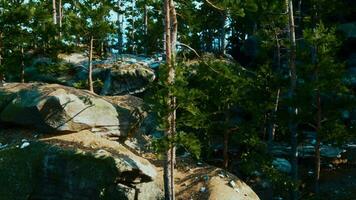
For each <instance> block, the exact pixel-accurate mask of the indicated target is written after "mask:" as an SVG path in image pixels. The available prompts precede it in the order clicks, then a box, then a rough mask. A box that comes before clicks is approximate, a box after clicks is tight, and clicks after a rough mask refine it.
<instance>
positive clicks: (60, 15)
mask: <svg viewBox="0 0 356 200" xmlns="http://www.w3.org/2000/svg"><path fill="white" fill-rule="evenodd" d="M58 12H59V38H62V18H63V9H62V0H59V6H58Z"/></svg>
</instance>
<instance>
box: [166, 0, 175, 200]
mask: <svg viewBox="0 0 356 200" xmlns="http://www.w3.org/2000/svg"><path fill="white" fill-rule="evenodd" d="M170 1H171V0H165V1H164V10H165V35H166V37H165V46H166V63H167V67H168V80H167V82H168V84H169V85H171V84H173V82H174V76H175V74H174V68H173V65H172V64H173V60H172V44H171V34H172V32H171V31H172V27H171V13H170V11H171V6H170V5H171V2H170ZM174 101H175V100H174V96H173V95H172V93H171V92H169V94H168V105H167V106H168V110H169V113H168V117H167V125H168V127H167V130H166V136H167V137H168V138H171V139H172V137H173V134H174V131H175V130H174V128H175V127H174V123H175V122H174V119H175V112H174V109H175V108H174V103H175V102H174ZM173 146H174V144H173V143H171V144H170V146H169V148H168V149H167V151H166V159H165V163H164V191H165V199H166V200H174V199H175V194H174V148H173Z"/></svg>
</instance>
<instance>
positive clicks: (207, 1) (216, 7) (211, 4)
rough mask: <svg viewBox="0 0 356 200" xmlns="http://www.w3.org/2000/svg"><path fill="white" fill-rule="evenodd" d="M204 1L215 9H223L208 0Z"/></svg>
mask: <svg viewBox="0 0 356 200" xmlns="http://www.w3.org/2000/svg"><path fill="white" fill-rule="evenodd" d="M205 2H206V3H207V4H209V5H210V6H211V7H213V8H215V9H217V10H220V11H225V9H223V8H220V7H218V6H216V5H215V4H213V3H211V2H210V1H209V0H205Z"/></svg>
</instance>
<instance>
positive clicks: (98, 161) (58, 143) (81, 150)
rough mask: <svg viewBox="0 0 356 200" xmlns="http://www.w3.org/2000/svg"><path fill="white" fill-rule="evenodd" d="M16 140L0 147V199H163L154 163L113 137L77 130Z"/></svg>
mask: <svg viewBox="0 0 356 200" xmlns="http://www.w3.org/2000/svg"><path fill="white" fill-rule="evenodd" d="M11 141H14V139H12V140H11ZM21 143H22V142H20V141H17V142H14V143H12V144H9V145H8V147H6V148H4V149H2V150H1V151H0V158H1V160H0V170H1V179H0V184H1V185H2V187H0V197H1V199H19V200H22V199H23V200H25V199H36V200H38V199H43V200H44V199H51V200H62V199H66V200H78V199H81V200H91V199H123V200H136V199H138V200H157V199H163V198H162V196H163V192H162V190H161V188H162V187H161V185H159V184H158V181H157V171H156V168H155V167H154V166H153V165H151V164H150V162H149V161H147V160H146V159H144V158H141V157H139V156H137V155H135V154H133V153H132V152H130V151H129V150H128V149H126V148H125V147H123V146H122V145H120V144H119V143H117V142H114V141H109V140H107V139H104V138H101V137H99V136H96V135H95V134H94V133H91V132H89V131H82V132H78V133H72V134H68V135H62V136H55V137H50V138H43V139H39V140H37V139H29V140H27V143H29V145H28V146H27V147H26V148H19V147H17V146H16V144H21ZM19 146H21V145H19Z"/></svg>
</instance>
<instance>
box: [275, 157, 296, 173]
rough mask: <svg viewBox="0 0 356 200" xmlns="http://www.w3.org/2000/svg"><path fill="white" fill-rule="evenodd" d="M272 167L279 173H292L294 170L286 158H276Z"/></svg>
mask: <svg viewBox="0 0 356 200" xmlns="http://www.w3.org/2000/svg"><path fill="white" fill-rule="evenodd" d="M272 165H273V166H274V167H275V168H276V169H277V170H279V171H281V172H284V173H290V172H291V170H292V165H291V164H290V162H289V161H288V160H287V159H284V158H275V159H274V160H273V162H272Z"/></svg>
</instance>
